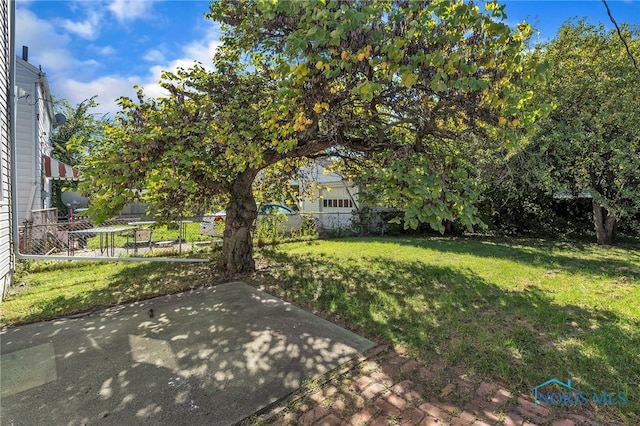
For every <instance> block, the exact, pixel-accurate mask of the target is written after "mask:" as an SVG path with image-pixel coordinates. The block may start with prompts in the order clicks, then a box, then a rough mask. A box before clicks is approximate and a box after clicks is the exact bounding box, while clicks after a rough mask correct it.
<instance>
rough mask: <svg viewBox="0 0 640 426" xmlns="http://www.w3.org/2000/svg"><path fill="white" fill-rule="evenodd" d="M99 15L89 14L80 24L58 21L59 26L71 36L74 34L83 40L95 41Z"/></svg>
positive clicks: (97, 32) (99, 19)
mask: <svg viewBox="0 0 640 426" xmlns="http://www.w3.org/2000/svg"><path fill="white" fill-rule="evenodd" d="M100 21H101V15H100V14H99V13H96V12H90V13H89V16H88V17H87V19H86V20H84V21H82V22H76V21H72V20H70V19H64V20H62V21H60V26H61V27H62V28H64V29H65V30H67V31H68V32H70V33H72V34H76V35H77V36H79V37H82V38H84V39H85V40H95V39H96V38H97V37H98V35H99V34H100Z"/></svg>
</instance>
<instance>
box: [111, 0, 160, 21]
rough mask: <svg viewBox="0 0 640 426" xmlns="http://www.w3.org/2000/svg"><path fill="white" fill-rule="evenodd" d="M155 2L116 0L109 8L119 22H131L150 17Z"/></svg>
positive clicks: (146, 0)
mask: <svg viewBox="0 0 640 426" xmlns="http://www.w3.org/2000/svg"><path fill="white" fill-rule="evenodd" d="M152 6H153V2H152V1H149V0H138V1H135V0H114V1H113V2H111V3H109V6H107V8H108V9H109V10H110V11H111V13H113V14H114V15H115V16H116V18H117V19H118V21H120V22H130V21H134V20H136V19H139V18H145V17H147V16H148V15H149V13H150V11H151V8H152Z"/></svg>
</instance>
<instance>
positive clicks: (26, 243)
mask: <svg viewBox="0 0 640 426" xmlns="http://www.w3.org/2000/svg"><path fill="white" fill-rule="evenodd" d="M19 237H20V238H19V240H20V243H19V244H20V246H19V253H20V254H24V255H48V256H49V255H54V256H82V257H116V258H119V257H135V256H149V255H153V256H158V255H162V254H178V255H180V254H185V253H193V252H198V251H201V249H202V248H203V247H206V246H212V245H215V244H219V243H220V242H221V241H220V239H219V238H214V237H209V236H205V235H201V234H200V220H199V218H190V219H183V220H178V221H174V222H157V221H148V220H144V219H143V218H139V217H129V218H114V219H110V220H108V221H106V222H104V223H102V224H100V226H94V224H93V223H92V221H91V220H90V219H89V218H82V217H77V218H74V219H73V220H66V221H64V220H56V221H55V222H53V221H39V222H37V223H36V222H35V221H31V222H27V223H25V224H24V226H22V227H20V229H19Z"/></svg>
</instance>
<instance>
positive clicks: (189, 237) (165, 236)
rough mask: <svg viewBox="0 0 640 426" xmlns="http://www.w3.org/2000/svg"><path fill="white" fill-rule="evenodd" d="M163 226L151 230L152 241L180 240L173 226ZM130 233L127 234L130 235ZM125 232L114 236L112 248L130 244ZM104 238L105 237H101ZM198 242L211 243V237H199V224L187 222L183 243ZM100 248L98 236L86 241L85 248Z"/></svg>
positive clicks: (157, 225)
mask: <svg viewBox="0 0 640 426" xmlns="http://www.w3.org/2000/svg"><path fill="white" fill-rule="evenodd" d="M172 225H174V226H171V225H165V224H156V225H153V226H152V227H151V228H152V229H153V231H152V234H151V239H152V240H153V241H174V242H177V241H178V240H179V239H180V231H179V229H178V228H176V227H175V224H172ZM119 226H121V225H113V227H119ZM131 232H132V231H129V232H128V233H129V234H131ZM126 234H127V232H123V233H120V234H116V235H115V236H114V246H115V247H120V248H122V247H126V245H127V242H128V243H129V244H132V242H133V238H132V237H131V236H129V237H128V238H127V236H126ZM103 238H106V236H103ZM198 241H211V237H208V236H206V235H200V223H198V222H187V223H185V224H184V234H183V239H182V242H183V243H190V242H198ZM99 247H100V236H95V237H91V238H89V239H87V248H89V249H92V250H95V249H97V248H99Z"/></svg>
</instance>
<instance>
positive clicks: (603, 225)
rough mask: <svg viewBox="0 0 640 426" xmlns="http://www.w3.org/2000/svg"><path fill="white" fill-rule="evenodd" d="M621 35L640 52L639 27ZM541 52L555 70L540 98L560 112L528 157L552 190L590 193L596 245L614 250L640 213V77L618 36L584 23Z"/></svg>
mask: <svg viewBox="0 0 640 426" xmlns="http://www.w3.org/2000/svg"><path fill="white" fill-rule="evenodd" d="M621 34H622V36H623V37H624V38H625V39H626V40H627V42H628V44H629V46H630V49H631V50H632V51H634V52H640V38H639V35H640V32H639V29H638V28H635V29H633V30H632V29H629V28H628V27H623V28H622V32H621ZM535 54H536V55H538V56H539V58H542V59H545V60H548V61H551V62H553V64H554V65H553V67H552V70H551V76H550V78H549V79H548V80H547V81H546V84H544V85H540V87H539V89H538V90H537V91H536V94H537V95H538V96H539V97H540V99H541V101H542V102H547V103H554V104H555V105H556V108H555V109H554V110H553V112H552V113H551V114H550V115H549V116H548V117H547V118H546V119H544V120H542V121H541V122H540V129H539V131H538V132H537V133H536V135H535V136H534V137H533V138H532V140H531V144H530V146H529V147H528V149H527V151H528V152H529V156H530V157H531V158H532V159H534V160H535V161H533V163H534V164H535V167H537V168H538V170H539V171H540V173H539V175H538V176H539V179H540V181H541V182H542V183H543V184H544V185H546V186H547V188H549V189H550V190H551V191H553V192H559V191H570V192H571V193H573V194H574V196H577V195H578V194H580V193H581V192H587V193H589V194H590V195H591V197H592V210H593V223H594V226H595V231H596V236H597V241H598V244H611V243H612V241H613V237H614V233H615V230H616V227H617V224H618V223H619V222H620V221H624V220H627V219H629V218H630V217H632V216H633V215H635V214H637V212H638V210H639V209H640V73H638V72H637V69H635V68H634V64H633V62H632V61H631V59H630V57H629V56H628V55H627V52H626V50H625V46H624V45H623V43H622V42H621V41H620V39H619V38H618V35H617V34H616V32H615V31H606V30H605V29H604V27H603V26H602V25H600V26H594V25H590V24H587V23H585V22H583V21H579V22H568V23H566V24H564V25H563V26H562V28H561V29H560V31H559V33H558V35H557V36H556V37H555V38H554V39H553V40H552V41H550V42H549V43H546V44H544V45H541V46H540V47H538V49H537V51H536V53H535Z"/></svg>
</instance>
